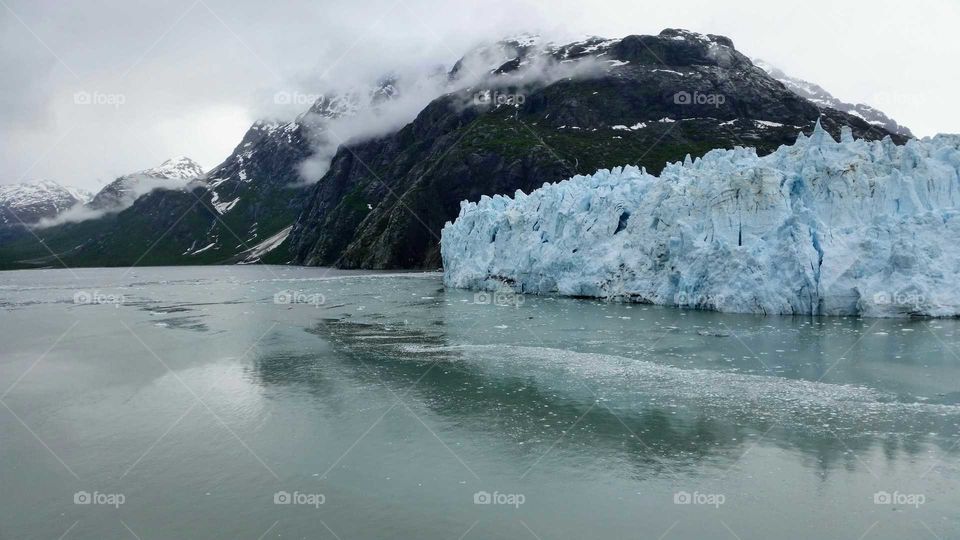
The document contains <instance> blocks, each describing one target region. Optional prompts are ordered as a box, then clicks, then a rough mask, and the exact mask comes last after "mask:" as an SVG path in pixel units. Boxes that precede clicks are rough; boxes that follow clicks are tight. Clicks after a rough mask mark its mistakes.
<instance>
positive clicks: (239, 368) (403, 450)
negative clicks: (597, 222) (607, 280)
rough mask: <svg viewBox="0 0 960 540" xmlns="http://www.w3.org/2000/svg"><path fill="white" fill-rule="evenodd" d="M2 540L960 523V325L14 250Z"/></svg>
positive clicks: (844, 528)
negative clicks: (46, 265) (54, 260)
mask: <svg viewBox="0 0 960 540" xmlns="http://www.w3.org/2000/svg"><path fill="white" fill-rule="evenodd" d="M0 352H2V354H0V538H2V539H4V540H6V539H11V540H13V539H16V540H20V539H34V538H37V539H40V538H51V539H57V538H63V539H79V538H86V539H102V538H141V539H143V540H147V539H167V538H170V539H174V538H205V539H221V538H222V539H233V538H249V539H254V540H256V539H268V538H332V539H342V540H350V539H368V538H371V539H372V538H425V539H434V538H451V539H458V538H461V539H469V538H531V539H542V540H547V539H551V538H624V539H626V538H631V539H633V538H650V539H693V538H698V539H700V538H731V539H742V540H748V539H769V538H778V539H807V538H824V539H834V538H837V539H839V538H851V539H858V538H865V539H881V538H890V539H893V538H916V539H921V538H931V539H933V538H957V537H960V511H958V510H957V508H960V490H958V488H960V467H958V457H960V445H958V442H960V324H958V323H957V322H956V321H953V320H914V321H911V320H879V319H854V318H806V317H767V318H764V317H758V316H745V315H728V314H717V313H707V312H698V311H686V310H679V309H673V308H663V307H655V306H644V305H624V304H612V303H605V302H603V301H595V300H594V301H587V300H576V299H565V298H545V297H532V296H525V297H513V296H505V295H502V294H498V295H486V294H477V293H474V292H470V291H461V290H450V289H445V288H444V287H443V285H442V282H441V278H440V275H439V274H417V273H409V274H396V273H369V272H347V271H338V270H327V269H320V268H288V267H270V266H257V267H197V268H137V269H132V270H126V269H107V270H104V269H82V270H72V271H71V270H46V271H27V272H4V273H0Z"/></svg>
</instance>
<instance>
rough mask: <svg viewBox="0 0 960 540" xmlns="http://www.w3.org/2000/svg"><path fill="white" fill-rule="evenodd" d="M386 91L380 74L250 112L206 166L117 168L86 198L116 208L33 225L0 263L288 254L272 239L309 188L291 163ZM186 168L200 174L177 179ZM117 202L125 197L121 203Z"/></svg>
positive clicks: (2, 253) (388, 95)
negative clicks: (299, 102)
mask: <svg viewBox="0 0 960 540" xmlns="http://www.w3.org/2000/svg"><path fill="white" fill-rule="evenodd" d="M395 94H396V90H395V88H394V86H393V85H392V81H391V80H390V79H384V80H383V81H380V82H379V83H378V84H377V85H375V86H372V87H370V88H364V89H359V90H356V91H352V92H347V93H341V94H332V95H329V96H320V97H319V98H318V99H317V100H316V102H315V103H314V104H313V105H312V106H311V107H310V109H309V110H307V111H306V112H304V113H303V114H302V115H300V116H299V117H298V118H297V119H295V120H294V121H291V122H270V121H258V122H256V123H254V124H253V125H252V126H251V127H250V129H249V130H248V131H247V133H246V134H245V135H244V137H243V139H242V140H241V141H240V143H239V144H238V145H237V147H236V148H235V149H234V150H233V152H232V153H231V154H230V156H228V157H227V158H226V159H225V160H224V161H223V162H222V163H221V164H220V165H218V166H216V167H214V168H213V169H212V170H210V171H209V172H208V173H207V174H206V175H202V170H201V169H200V168H199V166H197V165H196V164H195V163H193V162H192V161H190V160H188V159H186V158H182V159H181V158H178V159H174V160H170V161H168V162H166V163H164V164H163V165H161V166H160V167H158V168H155V169H148V170H146V171H141V172H139V173H135V174H132V175H126V176H124V177H121V178H119V179H118V180H117V181H115V182H113V183H112V184H111V185H110V186H107V187H106V188H104V190H102V191H101V193H100V194H98V196H97V200H96V201H95V202H94V203H92V204H91V206H92V207H93V208H103V209H106V208H110V209H112V210H117V206H116V205H117V204H118V201H119V202H122V204H120V205H119V207H120V209H122V210H121V211H113V212H109V213H106V214H104V215H102V216H101V217H99V218H97V219H91V220H87V221H83V222H80V223H68V224H64V225H60V226H57V227H50V228H47V229H43V230H42V231H40V232H38V234H39V236H40V237H41V238H42V239H43V240H44V243H43V244H40V243H39V242H37V241H36V240H35V239H33V238H26V239H23V240H22V241H20V242H17V243H5V244H2V245H0V267H10V268H29V267H36V266H51V265H59V264H61V261H62V262H63V264H66V265H68V266H128V265H136V264H141V265H148V264H150V265H181V264H220V263H230V262H242V263H252V262H268V261H269V262H281V263H282V262H286V261H287V260H288V259H289V255H287V254H286V250H281V249H279V247H280V246H281V245H283V241H284V240H285V238H286V233H287V232H289V229H290V226H291V225H292V223H293V222H294V220H295V219H296V216H297V215H298V213H299V212H300V210H301V208H302V206H303V199H304V196H305V195H306V193H307V192H308V189H309V186H308V185H307V184H306V183H305V182H304V179H303V176H302V174H301V167H302V164H303V163H304V162H305V161H307V160H308V159H309V158H311V156H312V155H313V154H314V152H315V151H316V149H317V148H318V146H321V145H322V142H323V140H324V126H325V124H326V123H328V122H331V121H334V120H336V119H339V118H342V117H346V116H351V115H354V114H357V113H358V112H359V111H363V110H365V109H366V108H369V107H375V106H377V105H378V104H379V103H382V102H383V101H384V100H389V99H392V98H393V97H394V96H395ZM200 175H202V176H200ZM195 176H200V177H199V178H194V179H192V180H188V181H184V180H186V179H187V178H191V177H195ZM158 178H159V179H161V180H160V181H158V180H157V179H158ZM171 179H174V180H177V182H173V183H172V184H173V185H174V186H175V187H177V188H178V189H155V190H152V191H150V190H149V189H144V188H149V187H164V186H168V185H171V182H170V180H171ZM131 192H132V196H133V197H135V198H134V200H133V201H129V199H130V198H131ZM143 192H147V193H145V194H144V193H143ZM137 195H139V196H137ZM124 204H129V206H128V207H127V208H125V209H123V205H124ZM51 250H52V251H53V252H54V253H56V254H57V257H53V256H52V255H51V253H50V251H51ZM277 254H281V255H280V256H279V257H278V258H277V259H275V260H274V259H271V258H270V257H272V256H274V257H275V256H277ZM58 259H59V260H58Z"/></svg>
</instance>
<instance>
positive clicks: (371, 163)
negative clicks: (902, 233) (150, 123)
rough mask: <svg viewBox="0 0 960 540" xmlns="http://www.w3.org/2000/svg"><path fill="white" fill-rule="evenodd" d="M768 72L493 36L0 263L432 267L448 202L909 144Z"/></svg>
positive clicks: (722, 55)
mask: <svg viewBox="0 0 960 540" xmlns="http://www.w3.org/2000/svg"><path fill="white" fill-rule="evenodd" d="M385 67H387V68H389V66H385ZM767 68H769V66H767ZM770 69H771V71H770V72H769V73H768V71H767V70H766V69H764V68H761V67H758V66H757V65H755V64H754V63H753V62H752V61H751V60H750V59H749V58H748V57H747V56H745V55H743V54H741V53H740V52H739V51H737V50H736V49H735V48H734V45H733V42H732V41H731V40H730V39H728V38H726V37H723V36H717V35H703V34H697V33H693V32H688V31H685V30H674V29H668V30H664V31H663V32H661V33H660V34H659V35H656V36H628V37H625V38H623V39H604V38H598V37H597V38H589V39H585V40H581V41H577V42H574V43H568V44H559V45H558V44H550V43H542V42H541V41H540V40H539V38H537V37H534V36H520V37H517V38H512V39H509V40H504V41H501V42H498V43H495V44H490V45H486V46H484V47H479V48H477V49H475V50H472V51H469V52H468V53H467V54H466V55H464V57H463V58H462V59H460V60H459V61H458V62H457V63H456V64H454V65H453V66H452V67H451V68H450V69H448V70H445V71H443V72H440V74H439V76H434V75H431V77H432V78H431V79H429V81H428V82H429V84H428V85H427V86H426V88H428V90H422V89H421V88H415V87H413V86H409V84H410V83H409V81H404V80H402V79H400V80H398V79H396V78H394V77H388V78H384V79H382V80H380V81H377V82H375V83H372V84H371V85H370V86H369V87H365V88H359V89H355V90H353V91H349V92H341V93H337V94H330V95H327V96H322V97H319V99H317V100H316V102H315V103H314V104H313V106H312V107H310V109H309V110H308V111H305V112H304V114H302V115H301V116H299V117H298V118H297V119H295V120H294V121H292V122H287V123H277V122H267V121H260V122H257V123H255V124H254V125H253V126H251V128H250V129H249V130H248V131H247V133H246V134H245V136H244V137H243V139H242V140H241V141H240V143H239V144H238V145H237V147H236V148H235V149H234V151H233V152H232V154H231V155H230V156H229V157H228V158H227V159H226V160H225V161H224V162H223V163H221V164H220V165H218V166H217V167H214V168H213V169H212V170H211V171H209V172H208V173H206V174H203V171H202V169H200V167H199V166H197V165H196V164H195V163H193V162H192V161H190V160H188V159H186V158H178V159H175V160H171V161H168V162H167V163H165V164H164V165H162V166H161V167H159V168H158V169H149V170H147V171H141V172H140V173H134V174H132V175H126V176H124V177H121V178H119V179H117V180H116V181H114V182H113V183H111V184H110V185H109V186H107V187H106V188H104V189H103V190H102V191H101V192H100V193H98V194H97V195H96V197H94V199H93V202H91V203H90V204H89V205H87V206H86V207H85V208H88V209H90V210H93V211H96V212H99V214H97V215H96V216H94V217H92V218H91V219H85V220H82V221H78V222H68V223H62V224H59V225H56V226H52V227H45V228H35V229H33V231H32V232H33V233H34V234H36V235H38V236H39V237H40V238H42V239H43V244H40V243H39V242H38V241H37V240H36V238H34V236H33V235H31V234H20V235H19V236H17V235H13V236H12V237H11V235H9V234H8V235H7V236H6V237H5V238H6V239H3V238H4V237H0V268H31V267H44V266H56V265H59V264H60V261H63V262H64V263H65V264H67V265H69V266H101V265H104V266H115V265H123V266H127V265H136V264H141V265H144V264H154V265H176V264H218V263H255V262H270V263H288V262H292V263H296V264H307V265H332V266H342V267H362V268H436V267H439V266H440V257H439V232H440V229H441V228H442V227H443V225H444V223H445V222H446V221H448V220H451V219H453V218H454V217H456V215H457V212H458V210H459V203H460V201H461V200H463V199H469V200H471V201H476V200H478V199H479V198H480V197H481V196H483V195H493V194H497V193H507V194H512V193H513V192H514V191H515V190H518V189H521V190H524V191H529V190H531V189H533V188H536V187H539V186H540V185H541V184H543V183H544V182H553V181H557V180H560V179H563V178H567V177H569V176H572V175H574V174H590V173H593V172H595V171H596V170H597V169H601V168H610V167H614V166H620V165H626V164H632V165H639V166H642V167H645V168H646V169H647V170H648V171H650V172H651V173H653V174H656V173H658V172H659V171H660V170H661V169H662V168H663V167H664V166H665V164H666V163H667V162H670V161H677V160H682V159H684V157H685V156H687V155H688V154H689V155H692V156H700V155H703V154H704V153H706V152H707V151H709V150H711V149H713V148H732V147H734V146H753V147H756V148H757V151H758V153H760V154H766V153H769V152H771V151H773V150H774V149H776V148H777V147H778V146H780V145H781V144H787V143H790V142H792V141H793V140H795V139H796V136H797V133H798V132H801V131H802V132H805V133H810V132H811V131H812V129H813V127H814V125H815V124H816V122H817V120H818V119H819V120H820V121H821V123H822V125H823V127H824V128H825V129H826V130H827V131H829V132H830V133H832V134H834V136H839V133H840V130H841V128H842V127H844V126H848V127H850V128H851V130H852V133H853V134H854V135H855V136H856V137H858V138H865V139H874V140H878V139H882V138H884V137H890V138H891V139H892V140H893V141H894V142H896V143H898V144H901V143H903V142H905V141H906V140H907V138H908V136H909V131H907V130H906V128H902V127H901V126H899V125H898V124H896V123H895V122H893V121H892V120H889V119H887V118H886V117H885V116H883V117H882V118H883V119H886V120H889V122H892V124H888V123H884V124H882V125H881V124H879V123H878V122H881V121H882V120H881V116H876V115H868V114H867V113H866V112H864V109H862V108H859V109H858V108H856V107H859V106H847V105H846V104H844V103H843V102H840V101H839V100H835V98H833V97H832V96H830V95H829V94H828V93H826V92H825V91H822V92H819V93H818V92H814V90H817V89H819V87H816V86H815V85H810V84H809V83H804V84H801V83H802V81H800V82H797V81H798V80H795V79H789V78H788V77H786V76H785V75H782V74H780V72H775V71H773V70H772V68H770ZM405 88H411V90H410V91H407V92H405ZM802 88H807V89H809V90H810V92H813V93H809V94H807V95H805V94H803V93H801V91H800V89H802ZM819 90H822V89H819ZM414 91H419V92H433V93H432V94H429V95H427V97H428V98H429V97H432V96H435V99H432V101H429V100H424V103H427V101H429V103H428V104H426V106H425V107H422V110H420V107H418V110H420V112H419V114H416V115H415V118H414V119H413V120H412V121H409V122H406V123H405V124H400V125H399V126H398V127H396V128H391V129H384V130H382V131H381V132H376V133H372V134H370V135H368V136H365V137H357V138H351V137H344V139H343V140H341V137H342V136H343V133H341V130H342V129H345V128H344V126H345V125H346V124H345V122H346V120H349V119H350V118H355V117H356V118H359V119H360V120H362V122H360V123H367V122H375V121H377V118H379V116H378V114H379V113H380V111H384V114H383V116H385V117H389V116H390V114H391V111H393V112H395V109H396V108H397V107H399V106H400V105H399V104H408V103H407V102H406V101H404V100H405V99H409V98H410V97H411V95H412V94H414ZM415 97H416V96H415ZM421 97H422V96H421ZM831 99H834V100H835V101H830V100H831ZM831 103H833V104H834V105H831ZM371 111H372V112H371ZM880 114H882V113H880ZM893 127H895V128H896V129H894V128H893ZM348 135H349V134H348ZM158 171H159V172H158ZM305 178H308V179H309V180H313V181H314V182H311V183H308V182H307V181H305ZM317 178H319V180H318V181H317ZM157 188H165V189H157ZM74 204H75V203H74ZM52 206H53V207H55V208H60V207H61V206H62V205H55V204H54V205H52ZM67 208H69V205H68V206H67ZM64 210H65V208H64V209H61V210H59V212H54V213H53V215H57V214H58V213H60V212H63V211H64ZM42 217H45V218H50V217H51V215H50V213H49V212H48V213H47V214H45V215H43V216H42ZM27 222H28V223H29V221H27ZM51 251H52V252H54V253H56V255H57V256H56V257H54V256H53V255H51ZM58 259H59V260H58Z"/></svg>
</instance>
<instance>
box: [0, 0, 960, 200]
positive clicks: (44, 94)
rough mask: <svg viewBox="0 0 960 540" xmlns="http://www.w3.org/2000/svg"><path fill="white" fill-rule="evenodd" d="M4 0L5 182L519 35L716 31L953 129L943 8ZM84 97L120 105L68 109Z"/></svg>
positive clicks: (953, 84) (238, 126) (952, 74)
mask: <svg viewBox="0 0 960 540" xmlns="http://www.w3.org/2000/svg"><path fill="white" fill-rule="evenodd" d="M8 4H9V6H10V8H11V9H12V10H13V11H14V12H16V13H17V15H18V16H19V17H20V19H21V20H22V21H23V22H24V23H25V24H26V25H27V26H29V28H30V30H29V31H28V30H27V29H26V28H24V26H23V25H22V24H21V23H20V22H19V21H18V20H17V19H16V18H14V17H12V16H11V15H10V13H9V12H7V11H6V10H2V11H0V67H2V68H3V72H4V77H3V82H2V83H0V91H2V92H0V96H2V97H0V138H2V140H3V141H4V143H3V145H0V182H2V183H12V182H17V181H20V180H21V176H23V175H25V178H24V179H27V180H29V179H33V178H49V179H53V180H57V181H60V182H61V183H66V184H75V185H80V186H82V187H85V188H88V189H96V188H97V187H98V185H102V184H104V183H106V182H108V181H110V180H112V179H113V178H115V177H116V176H119V175H122V174H126V173H128V172H130V171H134V170H139V169H142V168H144V167H147V166H150V165H151V164H154V163H156V162H158V161H162V160H163V159H165V158H166V157H169V156H171V155H175V154H184V155H188V156H191V157H193V158H194V159H197V160H198V161H201V162H203V163H204V165H206V166H207V167H213V166H215V165H216V164H217V163H218V162H219V160H221V159H222V158H224V157H226V154H227V153H228V152H229V150H230V149H232V148H233V146H234V145H235V144H236V143H238V142H239V140H240V138H241V137H242V135H243V132H244V130H245V129H246V127H247V126H248V124H249V123H250V122H249V121H250V120H252V119H253V118H256V117H259V116H261V115H264V114H269V115H278V114H279V115H286V116H288V117H292V115H293V114H295V113H296V112H299V111H295V110H292V109H291V108H286V109H283V108H278V107H277V106H276V103H274V102H273V100H272V97H273V95H274V94H275V93H276V92H277V91H288V92H302V93H306V94H309V93H318V92H322V91H324V89H326V88H328V87H329V86H330V85H331V84H333V85H336V86H341V87H342V86H348V85H349V84H350V83H353V82H358V81H362V80H369V79H371V78H373V77H374V76H376V75H379V74H381V73H383V72H384V71H387V70H394V71H397V72H415V71H418V70H419V71H424V70H426V69H427V67H428V66H434V65H436V64H438V63H445V64H447V65H449V64H450V63H452V62H453V61H455V60H456V59H457V58H458V57H459V56H460V55H461V54H462V53H463V52H464V51H465V50H467V49H468V48H469V47H471V46H472V45H474V44H475V43H477V42H478V41H480V40H483V39H490V38H496V37H500V36H503V35H505V34H510V33H515V32H519V31H523V30H534V31H541V32H545V33H547V34H551V35H558V36H559V35H567V36H572V35H582V34H596V35H603V36H609V37H619V36H623V35H627V34H650V33H658V32H659V31H660V30H662V29H663V28H665V27H681V28H689V29H691V30H696V31H700V32H707V33H716V34H724V35H727V36H729V37H730V38H732V39H733V40H734V42H735V43H736V45H737V48H738V49H740V50H741V51H743V52H744V53H745V54H747V55H749V56H754V57H762V58H765V59H767V60H769V61H770V62H771V63H774V64H776V65H778V66H780V67H781V68H783V69H784V70H785V71H787V72H788V73H790V74H792V75H795V76H798V77H802V78H805V79H809V80H811V81H813V82H817V83H819V84H821V85H822V86H823V87H825V88H826V89H827V90H829V91H831V92H832V93H834V94H835V95H836V96H837V97H839V98H841V99H844V100H847V101H862V102H866V103H870V104H874V105H877V106H879V107H880V108H882V109H883V110H885V112H888V113H889V114H890V115H891V116H893V117H894V118H896V119H897V120H898V121H900V122H902V123H904V124H905V125H907V126H909V127H910V128H911V129H913V130H914V132H915V133H917V134H920V135H927V134H933V133H935V132H939V131H951V132H958V131H960V108H957V107H955V106H954V104H953V102H952V101H953V99H954V97H953V96H955V95H956V90H955V89H956V88H957V87H958V86H960V72H958V70H956V69H952V66H953V64H954V63H955V59H956V58H957V57H958V56H960V40H957V39H956V37H955V31H956V28H957V27H958V26H960V5H958V4H957V3H956V2H955V1H953V0H926V1H920V2H909V3H907V2H897V1H893V0H852V1H849V2H835V1H830V0H810V1H808V2H803V3H796V2H769V1H760V0H742V1H737V2H716V1H715V0H684V1H678V2H672V3H651V2H636V1H628V0H618V1H595V2H582V1H576V2H574V1H563V0H560V1H551V2H542V1H537V0H511V1H501V0H484V1H477V2H448V1H446V0H403V1H401V2H396V1H395V0H372V1H369V2H354V3H349V4H348V3H344V2H340V1H334V0H325V1H320V2H317V1H310V0H291V1H289V2H284V3H282V4H280V5H278V6H275V7H272V8H271V9H264V8H263V5H262V3H259V2H252V1H247V0H236V1H230V0H205V2H203V3H193V2H192V1H189V0H184V1H182V2H180V3H172V2H164V3H146V4H144V3H129V2H123V1H121V0H112V1H107V2H100V3H95V4H91V3H64V2H54V1H52V0H51V1H38V2H34V1H29V2H28V1H26V0H8ZM206 6H209V8H210V9H211V10H212V12H211V11H209V10H208V9H207V7H206ZM38 38H39V39H38ZM41 41H42V43H41ZM48 48H49V50H48ZM50 51H53V53H51V52H50ZM81 90H86V91H89V92H101V93H104V94H121V95H123V96H124V100H125V101H124V103H123V105H122V106H120V107H111V106H110V105H101V106H94V105H86V106H80V105H77V104H75V103H74V102H73V95H74V93H75V92H78V91H81Z"/></svg>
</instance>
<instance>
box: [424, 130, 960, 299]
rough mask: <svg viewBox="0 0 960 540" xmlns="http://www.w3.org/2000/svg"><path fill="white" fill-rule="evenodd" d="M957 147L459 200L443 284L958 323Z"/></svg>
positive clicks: (795, 150) (876, 151)
mask: <svg viewBox="0 0 960 540" xmlns="http://www.w3.org/2000/svg"><path fill="white" fill-rule="evenodd" d="M958 237H960V136H956V135H939V136H937V137H934V138H932V139H931V138H926V139H923V140H911V141H909V142H908V143H907V144H906V145H904V146H897V145H895V144H893V143H892V142H891V141H890V140H889V139H885V140H883V141H872V142H871V141H866V140H854V138H853V136H852V134H851V133H850V131H849V130H845V131H844V133H843V136H842V137H841V141H840V142H837V141H834V140H833V139H832V138H831V137H830V135H829V134H828V133H826V131H824V130H823V129H822V128H821V127H820V126H819V124H818V125H817V128H816V129H815V131H814V133H813V134H812V135H811V136H810V137H806V136H804V135H802V134H801V135H800V136H799V138H798V139H797V142H796V143H795V144H794V145H792V146H782V147H780V148H779V149H778V150H776V151H775V152H773V153H772V154H769V155H767V156H764V157H758V156H757V154H756V151H755V150H754V149H752V148H739V147H738V148H736V149H734V150H713V151H711V152H709V153H707V154H706V155H705V156H704V157H703V158H700V159H696V160H691V159H690V157H689V156H688V157H687V159H686V160H685V161H684V162H683V163H673V164H669V165H668V166H667V167H666V168H665V169H664V170H663V172H662V173H661V175H660V176H659V177H655V176H652V175H649V174H647V173H646V172H645V171H643V170H640V169H638V168H636V167H625V168H616V169H613V170H612V171H609V170H601V171H598V172H597V173H595V174H594V175H591V176H575V177H573V178H571V179H569V180H565V181H562V182H558V183H556V184H544V185H543V187H542V188H540V189H538V190H535V191H534V192H532V193H531V194H529V195H527V194H524V193H523V192H522V191H517V193H516V194H515V196H514V197H513V198H510V197H505V196H501V195H497V196H494V197H492V198H491V197H486V196H484V197H481V199H480V202H479V203H471V202H467V201H464V202H463V203H461V209H460V214H459V217H458V218H457V220H456V221H455V222H454V223H447V225H446V226H445V227H444V229H443V231H442V241H441V254H442V257H443V264H444V282H445V283H446V285H448V286H451V287H465V288H478V289H486V290H497V289H500V288H502V287H508V288H510V289H511V290H513V291H515V292H521V293H534V294H561V295H570V296H586V297H599V298H609V299H618V300H626V301H635V302H645V303H654V304H663V305H678V306H688V307H694V308H700V309H713V310H719V311H727V312H746V313H763V314H805V315H862V316H871V317H904V316H937V317H941V316H942V317H948V316H957V315H960V292H958V291H957V288H956V284H957V283H958V282H960V249H958V248H957V244H956V238H958Z"/></svg>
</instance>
